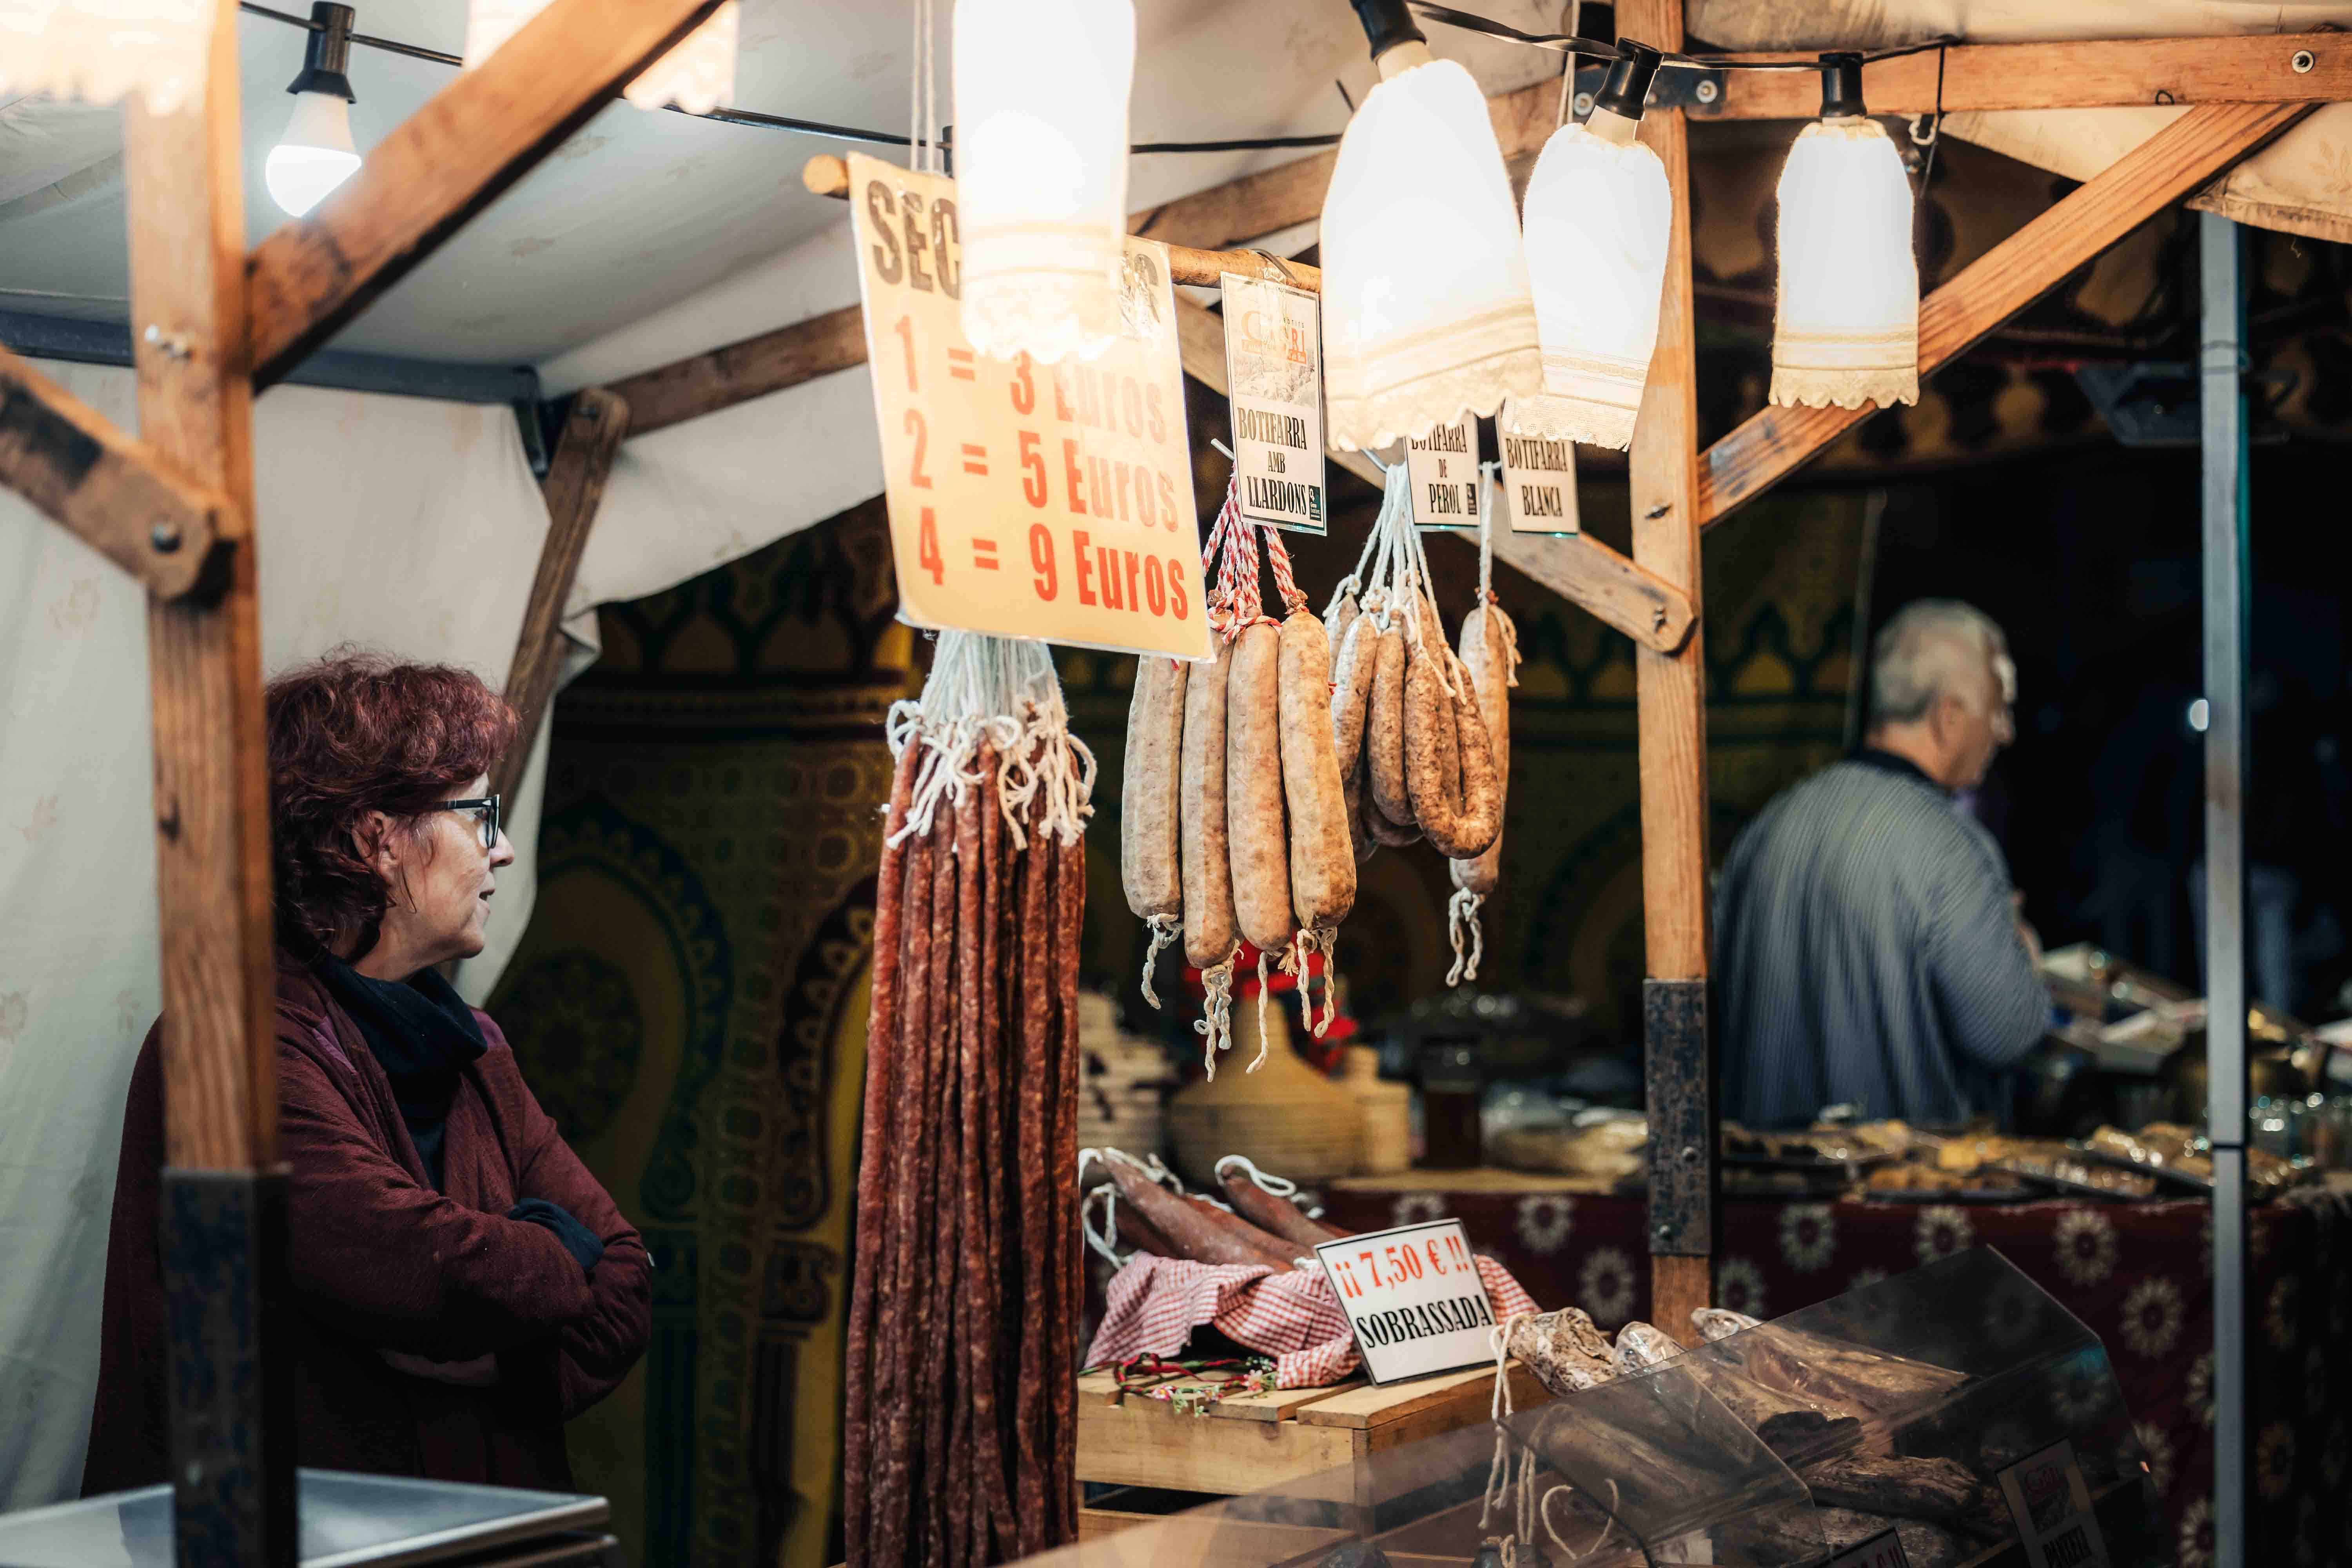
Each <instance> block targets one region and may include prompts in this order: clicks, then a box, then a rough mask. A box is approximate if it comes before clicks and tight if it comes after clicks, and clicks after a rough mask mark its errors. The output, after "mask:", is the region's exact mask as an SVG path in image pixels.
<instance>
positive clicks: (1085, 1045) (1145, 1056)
mask: <svg viewBox="0 0 2352 1568" xmlns="http://www.w3.org/2000/svg"><path fill="white" fill-rule="evenodd" d="M1078 1047H1079V1051H1080V1058H1079V1067H1078V1073H1079V1077H1078V1146H1079V1147H1080V1148H1082V1149H1124V1150H1125V1151H1127V1152H1129V1153H1130V1154H1132V1155H1134V1156H1135V1157H1136V1158H1137V1159H1142V1158H1143V1157H1144V1156H1145V1155H1147V1154H1156V1153H1159V1152H1162V1151H1163V1150H1165V1149H1166V1148H1167V1138H1168V1091H1169V1090H1170V1089H1172V1088H1174V1087H1175V1084H1176V1074H1175V1072H1174V1071H1173V1069H1172V1068H1171V1067H1170V1066H1169V1062H1168V1053H1167V1052H1166V1051H1165V1050H1163V1049H1162V1048H1161V1047H1160V1043H1159V1042H1158V1041H1156V1040H1147V1039H1144V1038H1143V1037H1140V1036H1137V1035H1130V1034H1128V1033H1126V1032H1125V1031H1124V1030H1122V1029H1120V1028H1119V1026H1118V1009H1117V1008H1116V1007H1114V1006H1113V1005H1112V1004H1111V999H1110V998H1109V997H1108V996H1106V995H1103V994H1100V993H1097V992H1091V991H1087V992H1081V993H1079V994H1078ZM1088 1175H1089V1177H1090V1178H1092V1179H1095V1180H1108V1174H1107V1173H1105V1172H1104V1171H1103V1170H1102V1168H1101V1167H1100V1166H1099V1165H1097V1166H1092V1167H1089V1169H1088Z"/></svg>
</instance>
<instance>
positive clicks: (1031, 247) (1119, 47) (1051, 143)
mask: <svg viewBox="0 0 2352 1568" xmlns="http://www.w3.org/2000/svg"><path fill="white" fill-rule="evenodd" d="M954 62H955V63H954V75H955V122H954V123H955V139H954V146H953V149H952V152H953V156H954V170H955V176H956V225H957V229H958V232H959V233H960V234H961V237H962V240H963V331H964V336H965V337H967V338H969V339H971V344H972V347H974V348H976V349H978V350H980V351H981V352H982V353H985V354H991V355H993V356H995V357H996V358H999V359H1012V358H1014V357H1015V356H1017V355H1020V354H1023V353H1026V354H1028V355H1029V356H1030V357H1031V358H1032V359H1034V360H1038V361H1041V362H1043V363H1049V364H1050V363H1054V362H1055V361H1058V360H1062V359H1066V358H1069V357H1072V356H1076V357H1078V358H1082V359H1083V358H1091V357H1092V356H1094V355H1096V354H1098V353H1101V352H1102V351H1103V350H1104V349H1105V348H1108V346H1109V345H1110V342H1111V340H1112V339H1113V338H1115V337H1117V336H1118V331H1119V271H1120V268H1121V265H1122V262H1123V260H1124V258H1125V255H1126V242H1127V100H1128V93H1129V89H1131V88H1132V87H1133V86H1134V84H1135V6H1134V5H1133V4H1132V0H956V8H955V44H954Z"/></svg>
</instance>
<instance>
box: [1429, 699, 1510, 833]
mask: <svg viewBox="0 0 2352 1568" xmlns="http://www.w3.org/2000/svg"><path fill="white" fill-rule="evenodd" d="M1462 686H1463V689H1461V690H1460V691H1458V692H1456V693H1454V738H1455V741H1456V742H1457V743H1458V747H1459V754H1460V756H1461V761H1462V795H1461V798H1460V800H1459V802H1458V803H1457V804H1458V805H1459V806H1460V815H1458V816H1456V817H1455V818H1454V834H1453V842H1452V843H1450V844H1444V843H1439V842H1438V839H1437V837H1436V836H1435V835H1431V837H1430V842H1431V843H1433V844H1436V845H1437V847H1438V848H1439V850H1440V851H1441V852H1443V853H1444V854H1446V855H1448V856H1451V857H1453V858H1455V859H1465V858H1476V857H1477V856H1480V855H1484V854H1485V853H1486V851H1487V850H1489V849H1491V848H1493V847H1495V840H1496V839H1497V838H1499V837H1502V835H1503V785H1502V783H1501V781H1500V780H1499V779H1498V778H1497V777H1496V767H1495V748H1494V747H1493V746H1492V745H1490V744H1489V743H1488V742H1487V740H1486V719H1485V718H1484V717H1482V716H1481V715H1480V713H1479V711H1478V700H1477V697H1476V696H1475V694H1474V693H1473V692H1472V691H1471V690H1470V689H1469V682H1467V681H1464V682H1463V683H1462Z"/></svg>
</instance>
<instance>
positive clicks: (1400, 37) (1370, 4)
mask: <svg viewBox="0 0 2352 1568" xmlns="http://www.w3.org/2000/svg"><path fill="white" fill-rule="evenodd" d="M1350 4H1352V5H1354V6H1355V7H1356V20H1358V21H1359V22H1361V23H1362V24H1363V25H1364V37H1365V38H1366V39H1367V40H1368V41H1369V42H1370V44H1371V46H1372V58H1374V59H1379V58H1381V56H1382V55H1384V54H1387V53H1388V52H1389V51H1390V50H1391V49H1392V48H1395V47H1397V46H1398V45H1399V44H1424V43H1427V42H1428V41H1429V39H1428V37H1426V35H1424V34H1423V32H1422V30H1421V29H1420V28H1419V27H1416V26H1413V25H1412V16H1411V15H1410V14H1409V13H1408V12H1407V11H1406V10H1405V8H1404V0H1350Z"/></svg>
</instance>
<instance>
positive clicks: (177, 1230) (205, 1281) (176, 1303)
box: [161, 1166, 298, 1568]
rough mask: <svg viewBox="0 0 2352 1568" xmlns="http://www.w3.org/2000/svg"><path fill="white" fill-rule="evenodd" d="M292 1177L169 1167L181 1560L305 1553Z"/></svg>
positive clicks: (266, 1560) (242, 1566)
mask: <svg viewBox="0 0 2352 1568" xmlns="http://www.w3.org/2000/svg"><path fill="white" fill-rule="evenodd" d="M286 1184H287V1175H286V1172H285V1169H284V1167H282V1166H281V1167H279V1168H278V1169H277V1170H275V1171H268V1172H251V1171H201V1170H184V1169H180V1168H176V1167H168V1166H167V1167H166V1168H165V1169H164V1172H163V1205H162V1208H163V1214H162V1220H163V1236H162V1238H161V1240H162V1260H163V1290H164V1302H163V1308H164V1323H165V1330H164V1334H165V1341H166V1345H167V1349H168V1352H169V1355H170V1369H171V1370H170V1374H169V1387H170V1395H171V1401H170V1403H171V1422H172V1443H171V1453H172V1456H173V1461H174V1466H175V1468H174V1470H173V1475H172V1497H173V1520H174V1522H173V1531H174V1532H175V1535H176V1544H177V1548H178V1551H177V1558H178V1561H180V1562H182V1563H236V1564H238V1565H239V1568H292V1565H293V1564H294V1563H295V1562H296V1561H297V1555H298V1553H297V1545H298V1532H297V1527H296V1518H295V1509H294V1425H295V1411H294V1409H293V1401H292V1397H291V1395H292V1383H291V1379H290V1378H289V1363H288V1362H287V1360H286V1355H285V1346H286V1343H287V1336H286V1333H285V1318H286V1298H287V1286H286V1280H287V1235H286Z"/></svg>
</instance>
